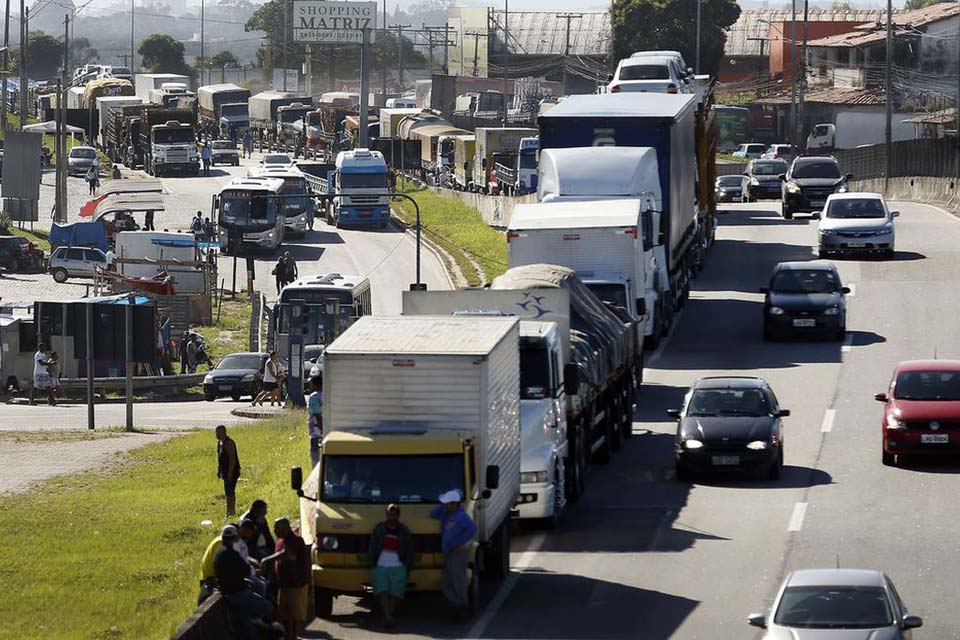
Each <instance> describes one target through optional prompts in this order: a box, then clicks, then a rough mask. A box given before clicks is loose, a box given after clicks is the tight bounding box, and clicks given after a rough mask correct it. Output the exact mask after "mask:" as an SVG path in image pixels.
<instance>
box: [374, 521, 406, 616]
mask: <svg viewBox="0 0 960 640" xmlns="http://www.w3.org/2000/svg"><path fill="white" fill-rule="evenodd" d="M411 540H412V538H411V536H410V530H409V529H407V527H406V526H405V525H403V524H402V523H401V522H400V507H399V506H397V505H395V504H389V505H387V519H386V520H384V521H383V522H381V523H380V524H378V525H377V526H376V527H374V529H373V534H372V535H371V536H370V549H369V553H368V555H369V558H370V582H371V583H372V584H373V595H374V597H375V598H378V599H379V600H380V608H381V609H382V610H383V622H384V625H385V626H386V627H388V628H389V627H394V626H396V620H394V618H393V612H394V611H395V610H396V608H397V601H398V600H403V596H404V595H405V593H406V588H407V573H408V572H409V571H410V567H411V566H412V565H413V558H414V554H413V545H412V543H411Z"/></svg>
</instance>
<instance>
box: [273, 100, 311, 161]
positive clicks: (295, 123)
mask: <svg viewBox="0 0 960 640" xmlns="http://www.w3.org/2000/svg"><path fill="white" fill-rule="evenodd" d="M312 109H313V100H312V99H311V98H309V97H307V98H303V99H301V100H298V101H297V102H293V103H291V104H287V105H283V106H282V107H280V108H279V109H277V123H276V130H275V137H276V140H277V144H278V145H280V146H281V147H283V148H288V147H292V148H293V150H294V151H296V150H297V148H300V147H305V146H306V123H305V118H306V117H307V114H308V113H309V112H310V111H311V110H312Z"/></svg>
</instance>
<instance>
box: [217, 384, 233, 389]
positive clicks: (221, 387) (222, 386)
mask: <svg viewBox="0 0 960 640" xmlns="http://www.w3.org/2000/svg"><path fill="white" fill-rule="evenodd" d="M219 388H220V391H231V390H233V387H231V386H230V385H229V384H222V385H220V387H219Z"/></svg>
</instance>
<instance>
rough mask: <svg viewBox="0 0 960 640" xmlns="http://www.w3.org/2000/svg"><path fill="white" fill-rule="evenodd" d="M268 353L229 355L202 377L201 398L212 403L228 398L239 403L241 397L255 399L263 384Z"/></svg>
mask: <svg viewBox="0 0 960 640" xmlns="http://www.w3.org/2000/svg"><path fill="white" fill-rule="evenodd" d="M269 357H270V354H269V353H257V352H246V353H231V354H230V355H228V356H224V357H223V359H222V360H220V362H218V363H217V366H216V367H214V368H213V369H211V370H210V372H209V373H207V375H205V376H204V377H203V397H204V399H206V400H207V401H210V402H212V401H214V400H216V399H217V398H220V397H223V396H229V397H230V398H231V399H232V400H233V401H234V402H239V400H240V398H242V397H243V396H250V397H251V398H256V397H257V394H258V393H260V389H261V385H262V384H263V366H264V363H266V361H267V358H269Z"/></svg>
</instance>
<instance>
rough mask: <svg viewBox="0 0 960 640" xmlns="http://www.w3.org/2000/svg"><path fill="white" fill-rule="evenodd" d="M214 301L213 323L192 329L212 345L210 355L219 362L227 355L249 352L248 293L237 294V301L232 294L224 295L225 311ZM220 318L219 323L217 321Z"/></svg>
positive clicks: (226, 293)
mask: <svg viewBox="0 0 960 640" xmlns="http://www.w3.org/2000/svg"><path fill="white" fill-rule="evenodd" d="M218 300H219V295H218V297H217V300H214V301H213V303H214V307H213V322H214V324H213V325H212V326H209V327H204V326H199V325H195V326H194V327H192V328H193V329H194V330H195V331H197V332H198V333H200V334H201V335H202V336H203V337H204V338H206V339H207V343H208V344H209V345H210V355H211V356H212V357H213V361H214V362H217V361H219V360H220V358H222V357H223V356H225V355H229V354H231V353H237V352H238V351H247V350H248V348H249V346H250V298H249V297H248V296H247V294H246V293H242V292H239V291H238V292H237V297H236V299H235V300H232V299H231V298H230V292H228V291H225V292H224V294H223V302H222V304H223V309H222V310H219V314H218V309H217V307H216V303H217V301H218ZM218 316H219V321H218V320H217V318H218Z"/></svg>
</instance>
